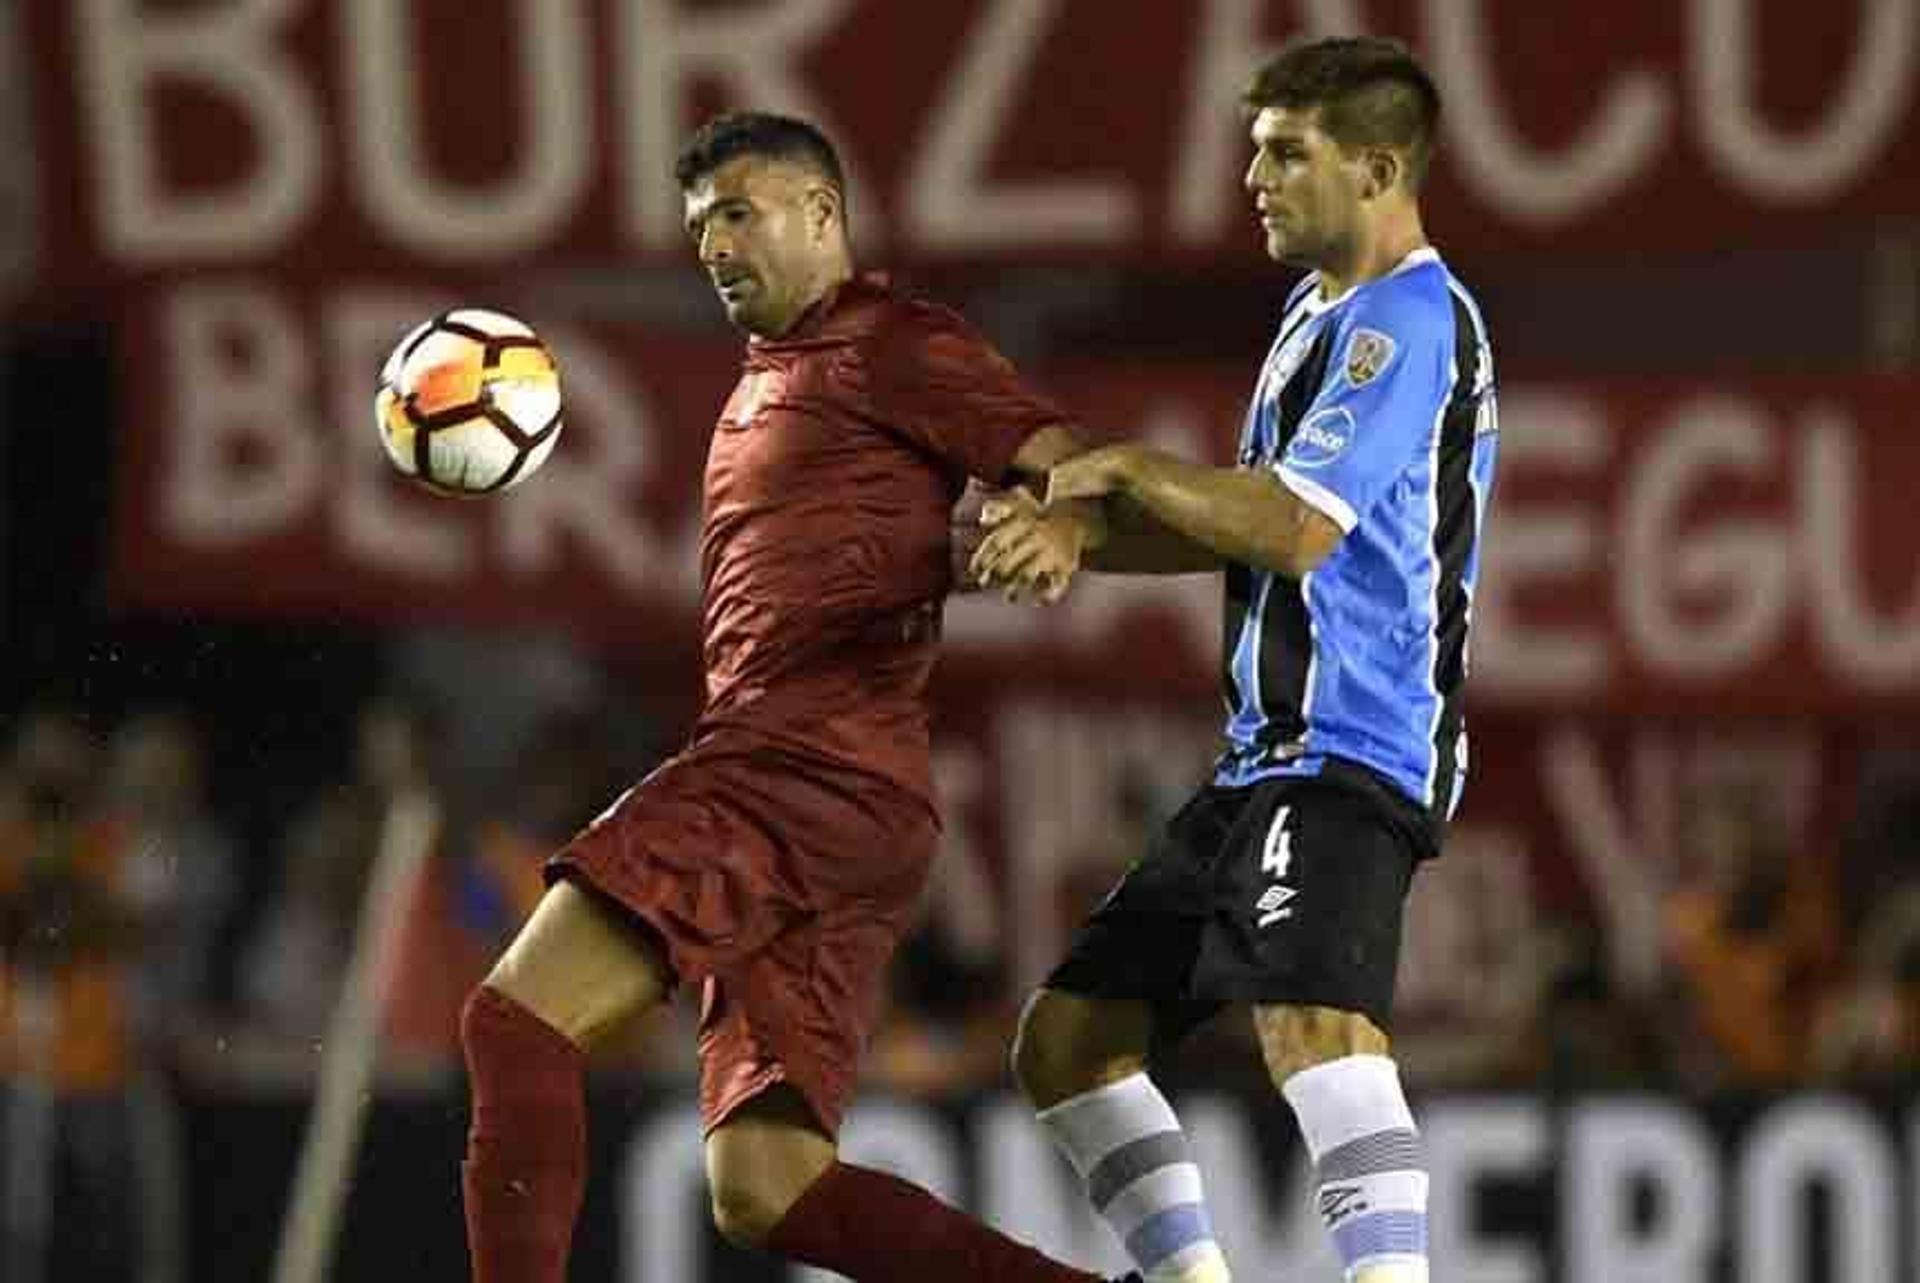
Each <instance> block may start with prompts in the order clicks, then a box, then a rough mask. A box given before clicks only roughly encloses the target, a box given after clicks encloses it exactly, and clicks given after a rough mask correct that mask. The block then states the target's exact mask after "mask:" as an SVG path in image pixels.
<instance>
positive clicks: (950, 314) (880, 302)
mask: <svg viewBox="0 0 1920 1283" xmlns="http://www.w3.org/2000/svg"><path fill="white" fill-rule="evenodd" d="M874 306H875V308H876V310H875V312H874V313H873V318H872V324H871V325H870V326H869V327H868V328H867V331H866V334H865V341H864V343H863V344H862V346H863V349H864V351H865V353H866V356H867V358H868V360H869V361H870V362H872V363H874V364H879V365H886V366H890V367H894V368H896V369H897V370H901V371H907V372H911V373H912V374H914V375H916V376H918V375H923V374H925V373H927V372H929V371H931V370H936V369H937V370H948V369H953V370H961V371H974V372H982V371H987V370H990V369H991V370H1001V369H1005V368H1008V366H1007V361H1006V358H1005V357H1004V356H1002V355H1001V354H1000V352H999V350H998V349H997V348H995V347H994V345H993V344H992V343H991V342H990V341H989V340H988V339H987V337H986V335H985V334H983V333H982V332H981V331H980V330H979V329H978V328H977V327H976V326H975V325H974V324H973V323H972V322H971V321H969V320H968V319H967V318H966V317H965V316H963V315H962V314H961V313H960V312H959V311H958V310H956V309H955V308H953V307H950V306H948V305H947V304H945V303H942V302H940V301H938V300H937V299H934V298H931V297H928V296H927V295H925V294H921V293H918V292H917V291H914V290H911V289H907V288H904V287H891V286H890V287H889V290H888V293H887V294H886V296H885V297H884V298H882V299H876V300H875V303H874Z"/></svg>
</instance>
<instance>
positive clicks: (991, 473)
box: [873, 312, 1071, 486]
mask: <svg viewBox="0 0 1920 1283" xmlns="http://www.w3.org/2000/svg"><path fill="white" fill-rule="evenodd" d="M873 363H874V366H875V368H874V370H873V399H874V410H875V413H876V414H877V415H878V416H879V417H880V418H881V419H882V421H884V422H885V423H886V424H887V425H888V426H889V427H891V428H893V429H894V430H895V431H897V432H900V433H902V434H903V435H905V436H906V437H908V438H909V439H910V440H912V441H913V442H915V443H916V444H918V445H919V446H921V447H922V448H923V449H926V450H928V451H930V452H931V453H933V454H935V455H937V456H939V457H940V458H942V459H945V460H947V461H948V462H949V463H951V464H952V465H953V466H954V467H955V468H956V469H957V470H959V471H961V472H963V473H965V474H966V475H968V476H970V477H976V478H978V479H979V480H981V481H985V482H987V483H988V484H989V485H996V486H997V485H1003V484H1005V483H1006V481H1007V479H1008V478H1007V472H1008V468H1009V466H1010V465H1011V464H1012V462H1013V456H1014V455H1016V454H1018V453H1019V452H1020V447H1021V446H1022V445H1024V444H1025V443H1026V440H1027V438H1028V437H1030V436H1032V435H1033V434H1034V433H1035V432H1037V431H1038V430H1039V429H1041V428H1044V427H1049V426H1059V427H1070V426H1071V420H1070V419H1069V418H1068V416H1067V415H1066V413H1065V412H1064V411H1063V410H1062V409H1061V408H1060V407H1059V406H1058V405H1057V404H1055V403H1054V402H1053V401H1052V400H1050V399H1048V398H1047V397H1045V396H1043V395H1041V394H1040V393H1039V392H1037V391H1035V390H1034V389H1033V388H1032V387H1030V386H1029V385H1028V384H1027V382H1026V380H1024V379H1023V378H1021V377H1020V373H1019V371H1017V370H1016V369H1014V367H1013V363H1012V362H1011V361H1009V360H1007V358H1006V357H1004V356H1002V355H1001V354H1000V353H999V352H998V351H997V350H995V348H994V347H993V345H992V344H991V343H988V342H987V341H986V339H984V338H983V337H981V336H980V335H979V334H978V333H977V332H975V331H974V330H973V329H972V328H971V327H969V326H967V325H966V324H965V323H964V322H962V321H960V320H959V318H957V317H953V316H950V315H939V314H934V315H931V316H929V315H927V314H926V313H924V312H923V313H916V314H913V316H912V319H911V320H908V321H904V322H903V323H902V324H900V325H898V326H895V327H893V329H892V330H891V331H890V332H889V333H888V334H887V336H886V337H885V339H884V340H883V341H882V342H881V343H880V344H878V345H877V346H876V349H875V352H874V355H873Z"/></svg>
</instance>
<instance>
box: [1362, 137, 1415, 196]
mask: <svg viewBox="0 0 1920 1283" xmlns="http://www.w3.org/2000/svg"><path fill="white" fill-rule="evenodd" d="M1360 162H1361V173H1362V184H1361V189H1360V194H1361V195H1362V196H1363V197H1364V198H1366V199H1367V200H1375V199H1378V198H1379V197H1381V196H1384V195H1386V194H1387V193H1388V192H1390V191H1392V190H1393V188H1394V185H1395V184H1396V183H1398V182H1399V181H1400V177H1401V173H1402V171H1403V170H1404V169H1405V168H1406V162H1405V161H1404V160H1403V159H1402V158H1401V156H1400V153H1399V152H1397V151H1394V150H1393V149H1392V148H1390V147H1369V148H1368V149H1367V150H1366V151H1365V152H1364V153H1363V154H1362V156H1361V158H1360Z"/></svg>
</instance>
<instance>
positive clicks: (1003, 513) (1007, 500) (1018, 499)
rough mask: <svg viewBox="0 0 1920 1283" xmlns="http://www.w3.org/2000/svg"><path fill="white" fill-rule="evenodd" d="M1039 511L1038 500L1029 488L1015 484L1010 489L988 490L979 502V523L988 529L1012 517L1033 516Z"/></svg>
mask: <svg viewBox="0 0 1920 1283" xmlns="http://www.w3.org/2000/svg"><path fill="white" fill-rule="evenodd" d="M1039 513H1040V501H1039V500H1038V499H1036V498H1034V496H1033V492H1032V491H1031V490H1028V489H1025V488H1024V487H1021V486H1015V487H1013V488H1012V489H1010V490H988V491H985V492H984V497H983V499H982V501H981V504H980V524H981V525H982V526H983V527H985V528H986V529H988V530H991V529H993V528H994V527H995V526H998V525H1000V524H1002V523H1003V522H1005V521H1008V520H1009V519H1011V518H1013V517H1034V516H1038V515H1039Z"/></svg>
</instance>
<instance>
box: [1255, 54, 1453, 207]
mask: <svg viewBox="0 0 1920 1283" xmlns="http://www.w3.org/2000/svg"><path fill="white" fill-rule="evenodd" d="M1240 103H1241V106H1242V107H1243V108H1244V109H1245V110H1246V112H1247V115H1248V116H1249V117H1252V116H1256V115H1258V114H1259V113H1260V112H1261V111H1263V110H1265V109H1266V108H1268V107H1280V108H1285V109H1287V110H1296V111H1297V110H1305V109H1307V108H1311V107H1317V108H1319V109H1320V128H1321V129H1323V130H1325V131H1326V134H1327V136H1328V137H1329V138H1331V139H1333V140H1334V141H1335V142H1336V143H1339V144H1340V145H1341V146H1342V147H1345V148H1349V149H1351V148H1354V147H1391V148H1393V149H1394V150H1396V151H1399V152H1402V153H1404V154H1405V155H1406V158H1407V185H1408V186H1409V187H1418V186H1419V185H1420V182H1421V180H1422V179H1423V178H1425V177H1426V174H1427V163H1428V161H1430V160H1431V159H1432V158H1433V145H1434V137H1435V134H1436V133H1437V132H1438V130H1439V125H1440V91H1439V90H1438V89H1437V88H1435V87H1434V83H1433V78H1432V77H1431V76H1429V75H1427V72H1426V69H1425V68H1424V67H1422V66H1421V65H1420V63H1419V61H1418V60H1417V59H1415V58H1414V56H1413V53H1412V52H1411V51H1410V50H1409V49H1408V48H1407V47H1406V46H1405V45H1403V44H1401V43H1400V42H1399V41H1398V40H1388V39H1385V38H1383V37H1379V36H1336V37H1333V38H1331V39H1326V40H1310V41H1305V42H1302V43H1298V44H1294V45H1290V46H1288V47H1287V48H1286V49H1283V50H1282V51H1281V52H1280V53H1279V54H1278V55H1276V56H1275V57H1274V58H1273V59H1272V60H1271V61H1269V62H1268V63H1267V64H1266V65H1265V66H1263V67H1261V68H1260V70H1259V71H1257V72H1255V73H1254V76H1253V81H1252V83H1251V84H1249V85H1248V86H1247V90H1246V92H1245V93H1244V94H1242V95H1241V96H1240Z"/></svg>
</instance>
